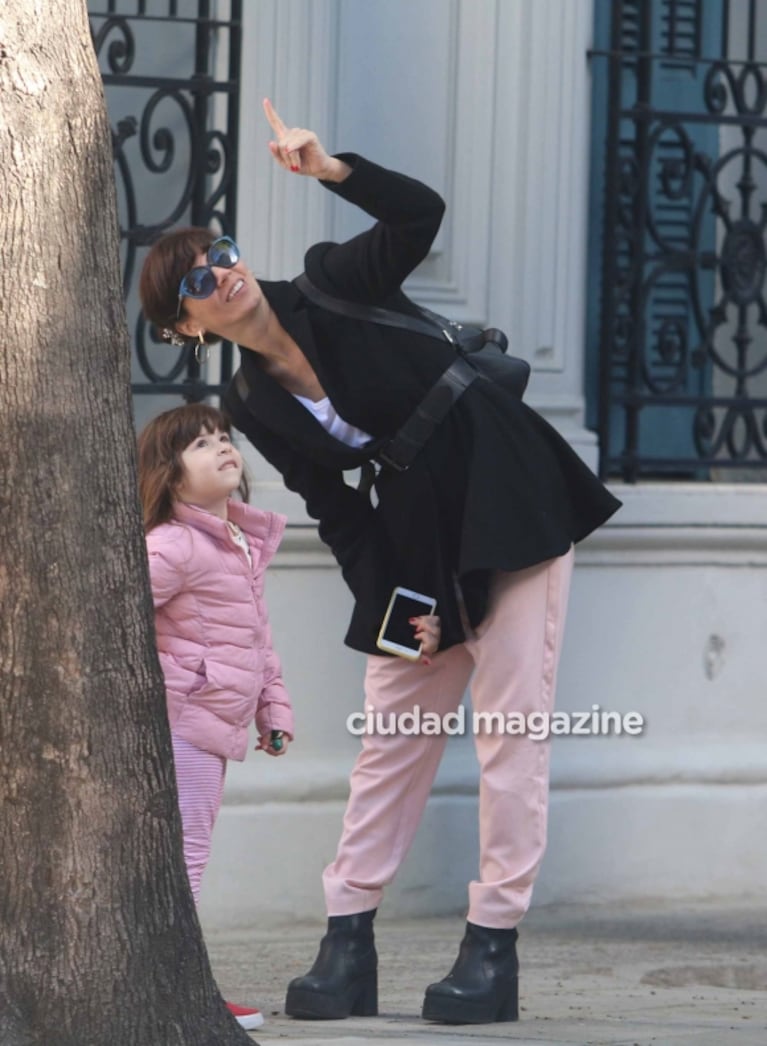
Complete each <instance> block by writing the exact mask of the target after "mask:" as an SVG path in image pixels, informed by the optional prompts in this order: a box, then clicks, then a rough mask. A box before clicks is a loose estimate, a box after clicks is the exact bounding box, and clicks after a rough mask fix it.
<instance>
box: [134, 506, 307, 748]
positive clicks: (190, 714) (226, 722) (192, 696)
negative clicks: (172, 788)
mask: <svg viewBox="0 0 767 1046" xmlns="http://www.w3.org/2000/svg"><path fill="white" fill-rule="evenodd" d="M228 516H229V519H230V520H231V522H232V523H236V524H237V525H238V526H239V528H240V529H241V531H242V533H243V534H244V535H245V538H246V540H247V542H248V546H249V548H250V553H251V559H252V566H251V565H250V564H249V563H248V559H247V556H246V555H245V552H244V550H243V549H241V548H240V547H238V545H237V543H236V542H235V540H234V538H233V536H232V533H231V530H230V528H229V527H228V526H227V522H226V520H223V519H220V518H219V517H217V516H214V515H212V514H211V513H210V512H205V511H204V510H203V509H199V508H196V507H195V506H193V505H186V504H183V503H181V502H177V503H176V504H175V505H174V519H173V520H171V521H170V522H168V523H163V524H161V525H160V526H158V527H155V528H154V529H153V530H151V531H150V532H149V534H148V535H147V551H148V553H149V571H150V576H151V580H152V597H153V600H154V608H155V629H156V633H157V649H158V653H159V656H160V664H161V666H162V670H163V674H164V677H165V687H166V693H167V699H168V718H169V720H170V726H171V729H172V730H173V732H174V734H175V735H176V736H177V737H180V738H182V739H183V740H185V741H188V742H190V743H191V744H193V745H196V746H197V747H198V748H202V749H204V750H205V751H208V752H214V753H216V754H217V755H222V756H224V757H225V758H227V759H236V760H242V759H244V758H245V755H246V752H247V747H248V727H249V725H250V723H251V722H252V721H253V720H254V719H255V723H256V726H257V729H258V732H259V734H264V733H268V732H269V731H270V730H284V731H285V732H286V733H288V734H290V735H291V737H292V736H293V713H292V709H291V705H290V698H289V696H288V693H287V691H286V689H285V686H284V684H283V681H282V671H281V667H280V662H279V658H278V657H277V654H276V653H275V651H274V649H273V648H272V638H271V628H270V626H269V619H268V615H267V611H266V604H265V601H264V574H265V571H266V567H267V564H268V563H269V561H270V560H271V559H272V558H273V556H274V554H275V552H276V551H277V547H278V546H279V543H280V540H281V538H282V535H283V532H284V530H285V524H286V518H285V517H284V516H281V515H278V514H277V513H274V512H262V511H260V510H258V509H254V508H251V507H250V506H249V505H244V504H242V503H241V502H239V501H229V502H228Z"/></svg>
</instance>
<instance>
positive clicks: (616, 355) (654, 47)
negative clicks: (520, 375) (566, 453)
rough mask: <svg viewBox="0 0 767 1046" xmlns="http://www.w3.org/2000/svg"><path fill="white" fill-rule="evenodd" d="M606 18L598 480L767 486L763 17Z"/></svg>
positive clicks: (672, 6) (660, 12) (738, 11)
mask: <svg viewBox="0 0 767 1046" xmlns="http://www.w3.org/2000/svg"><path fill="white" fill-rule="evenodd" d="M599 2H601V0H598V3H599ZM604 10H605V12H606V14H607V15H608V16H609V19H610V32H609V43H608V46H606V47H603V48H601V49H600V48H598V47H597V48H596V49H595V50H594V51H593V52H592V54H591V58H592V65H593V67H594V69H595V76H600V75H601V76H603V77H605V78H606V90H605V91H604V98H605V109H606V113H605V121H604V125H603V127H604V138H603V153H602V168H601V171H600V172H599V177H600V178H601V179H602V185H603V197H602V203H601V207H602V212H601V215H599V218H598V220H599V221H601V223H602V245H601V258H600V259H599V262H598V264H599V265H600V266H601V295H600V304H599V308H600V323H599V331H600V333H599V355H600V395H599V433H600V446H601V472H602V474H603V476H611V475H620V476H622V477H623V478H624V479H626V480H628V481H629V482H633V481H636V480H637V479H639V478H642V477H647V476H667V477H682V478H688V479H709V478H738V479H749V478H753V479H756V478H759V479H765V478H767V286H766V284H765V276H766V274H767V249H766V245H765V234H766V231H767V54H762V55H761V56H760V54H759V51H758V44H759V38H760V37H759V31H760V29H761V36H762V41H763V44H762V46H763V48H764V47H765V46H767V39H765V37H767V3H765V2H764V0H706V2H705V4H704V3H701V2H700V0H634V2H628V0H609V11H608V9H607V8H605V9H604ZM600 66H601V69H602V72H601V73H599V71H598V70H599V67H600ZM594 329H596V326H595V327H594Z"/></svg>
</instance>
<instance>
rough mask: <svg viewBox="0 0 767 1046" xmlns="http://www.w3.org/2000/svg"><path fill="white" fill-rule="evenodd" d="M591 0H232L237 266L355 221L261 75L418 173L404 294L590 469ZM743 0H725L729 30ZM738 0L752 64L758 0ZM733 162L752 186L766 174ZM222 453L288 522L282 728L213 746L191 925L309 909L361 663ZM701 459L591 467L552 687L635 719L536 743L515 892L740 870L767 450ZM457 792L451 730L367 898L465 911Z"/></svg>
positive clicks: (724, 886)
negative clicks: (721, 460)
mask: <svg viewBox="0 0 767 1046" xmlns="http://www.w3.org/2000/svg"><path fill="white" fill-rule="evenodd" d="M601 2H602V0H245V3H244V5H243V7H244V10H243V37H242V72H241V88H240V123H239V129H240V145H239V173H238V204H237V207H238V217H237V230H236V233H237V239H238V241H239V243H240V245H241V247H242V249H243V253H244V255H245V257H246V258H248V259H249V260H250V262H251V264H252V266H253V268H254V271H255V273H256V275H257V276H259V275H260V276H263V277H266V278H271V279H274V278H289V277H291V276H293V275H295V274H297V273H298V272H300V271H301V270H302V268H303V264H302V261H303V253H304V250H305V249H306V248H307V247H308V246H309V245H310V244H311V243H313V242H315V241H317V240H321V239H342V238H345V237H347V236H348V235H350V234H352V233H353V232H354V231H356V230H358V229H360V228H362V227H363V226H364V225H365V224H366V223H367V221H368V219H367V218H366V217H365V216H364V215H362V214H360V213H359V212H357V211H355V209H354V208H353V207H351V206H349V205H347V204H345V203H343V202H342V201H340V200H338V199H335V198H333V197H332V195H331V194H330V193H327V192H325V191H324V190H323V189H322V188H321V187H320V186H319V185H317V184H316V183H314V182H313V181H310V180H308V179H302V178H298V177H292V176H289V175H286V174H285V173H284V172H283V171H281V170H280V169H278V168H277V167H276V165H275V164H274V163H273V162H272V161H271V158H270V156H269V153H268V149H267V141H268V139H269V128H268V125H267V124H266V121H265V119H264V118H263V114H262V109H261V100H262V98H263V97H264V96H269V97H270V98H271V99H272V100H273V102H274V104H275V106H276V108H277V110H278V112H279V113H280V114H281V116H282V117H283V118H284V120H285V121H286V122H287V123H288V124H292V125H301V126H306V127H311V128H313V129H315V130H316V131H317V132H318V134H319V135H320V137H321V139H322V140H323V142H324V143H325V144H326V145H327V146H328V148H329V149H330V150H331V151H335V150H338V151H341V150H351V151H356V152H360V153H362V154H364V155H366V156H368V157H370V158H371V159H373V160H375V161H377V162H379V163H381V164H383V165H385V166H390V167H394V168H396V169H399V170H402V171H404V172H405V173H408V174H410V175H413V176H414V177H417V178H420V179H422V180H424V181H426V182H427V183H428V184H430V185H432V186H434V187H435V188H436V189H437V190H438V191H439V192H440V193H441V194H442V195H443V196H444V197H445V199H446V201H447V205H448V210H447V214H446V217H445V221H444V223H443V226H442V229H441V231H440V234H439V236H438V238H437V241H436V242H435V244H434V247H433V250H432V252H431V254H430V256H429V257H428V259H427V260H426V261H425V262H424V264H423V265H422V266H421V267H420V269H419V270H418V271H417V272H416V273H415V274H414V275H413V277H412V279H411V280H410V281H409V283H408V285H407V290H408V292H409V293H410V295H411V296H412V297H414V298H415V299H416V300H418V301H420V302H421V303H422V304H424V305H427V306H429V307H431V308H434V309H436V310H438V311H440V312H443V313H446V314H449V315H450V316H452V317H454V318H456V319H465V320H468V321H473V322H478V323H480V324H482V325H492V326H498V327H501V328H503V329H504V330H505V331H506V332H507V333H508V335H509V339H510V345H511V351H512V352H513V353H514V354H516V355H520V356H524V357H525V358H527V359H528V360H529V361H530V363H531V364H532V367H533V374H532V378H531V382H530V386H529V390H528V393H527V397H526V398H527V400H528V402H529V403H530V404H531V406H533V407H534V408H535V409H537V410H539V411H540V412H541V413H542V414H543V415H544V416H545V417H546V418H547V419H548V420H549V421H551V422H552V423H553V424H554V425H555V426H556V427H557V428H558V429H559V430H560V431H561V432H562V433H563V435H564V436H565V437H566V438H567V439H568V440H569V441H570V443H571V444H572V446H573V447H574V448H575V449H576V450H577V451H578V452H579V453H580V454H581V455H582V457H583V458H584V459H585V460H586V461H587V462H588V464H589V465H590V466H591V467H592V468H594V469H596V468H597V467H598V461H599V453H600V447H599V438H598V435H597V433H596V432H595V431H594V426H593V424H589V423H588V420H587V419H588V416H589V412H588V411H587V407H588V403H589V402H590V401H591V400H593V397H594V395H595V393H596V390H595V388H594V387H593V386H594V383H595V382H596V381H597V380H598V379H597V378H595V377H594V371H593V367H592V366H590V364H589V358H590V359H591V360H592V361H593V358H594V357H593V352H594V346H593V344H591V345H590V343H589V338H590V335H589V333H588V330H589V323H588V317H589V301H590V297H589V296H590V295H592V296H593V294H594V288H595V282H594V281H595V279H597V277H596V276H595V271H594V270H595V261H594V257H595V256H594V248H593V242H592V241H593V230H594V224H593V223H594V221H595V218H594V215H595V204H594V197H593V191H592V187H593V183H594V160H593V148H592V143H593V141H594V136H595V134H596V133H597V130H596V128H595V121H594V115H593V110H592V91H593V87H594V77H595V76H596V75H598V74H597V71H596V70H597V69H598V65H599V61H600V60H604V59H600V58H599V57H597V56H593V57H591V58H590V57H589V53H590V51H592V50H593V49H595V48H596V49H599V48H598V47H596V44H598V41H596V43H595V31H596V30H595V26H598V25H599V21H598V16H599V10H598V9H597V10H596V11H595V7H594V4H595V3H597V4H600V3H601ZM653 2H655V0H653ZM722 2H726V0H722ZM759 2H760V3H761V0H759ZM749 3H750V0H740V3H739V0H732V11H731V12H730V25H731V29H732V31H733V36H735V35H737V33H736V31H737V30H738V29H739V27H740V26H741V25H742V24H744V23H745V22H746V21H747V20H748V13H749V12H748V4H749ZM222 6H223V7H226V6H227V5H226V4H223V5H222ZM615 6H616V7H618V6H620V5H619V4H617V3H616V4H615ZM630 6H631V5H628V4H627V7H630ZM645 6H647V5H643V4H635V5H634V7H635V8H636V9H637V12H639V11H640V10H641V9H642V8H643V7H645ZM661 6H662V4H661ZM679 6H680V8H682V7H685V5H684V4H680V5H679ZM687 6H691V5H687ZM692 6H696V5H692ZM704 6H705V5H704ZM764 6H767V4H765V5H764ZM601 13H602V17H604V16H605V9H604V5H603V9H602V12H601ZM757 13H758V19H757V24H758V29H759V34H760V40H761V42H762V45H763V46H762V58H764V57H765V54H766V53H767V46H765V45H767V39H766V37H767V11H764V10H761V8H759V9H758V12H757ZM662 14H663V12H661V14H660V15H659V17H661V16H662ZM763 116H764V109H763V107H762V117H763ZM726 133H728V132H726V131H723V132H722V134H723V135H724V134H726ZM754 177H755V184H756V189H755V190H754V193H755V199H756V200H757V201H758V202H761V201H763V200H764V199H765V196H766V195H767V178H765V177H764V169H763V168H762V169H761V170H759V171H755V172H754ZM757 252H758V245H757ZM763 275H764V274H763V272H762V278H763ZM592 342H593V339H592ZM757 349H758V350H759V351H762V350H763V349H764V345H763V344H762V345H758V346H757ZM589 353H591V354H592V355H591V357H589ZM214 366H215V359H214ZM762 380H763V376H762ZM590 398H591V399H590ZM139 413H140V412H139ZM762 416H763V415H762ZM764 440H765V442H767V426H766V427H765V429H764ZM243 449H244V451H245V453H246V458H247V461H248V464H249V467H250V471H251V474H252V477H253V479H254V483H253V488H254V490H253V496H252V500H253V502H254V503H256V504H258V505H259V506H262V507H265V508H271V509H275V510H279V511H283V512H285V513H286V514H287V515H288V518H289V525H288V529H287V533H286V537H285V540H284V543H283V546H282V548H281V550H280V552H279V553H278V556H277V558H276V561H275V563H274V565H273V566H272V567H271V569H270V574H269V578H268V582H267V597H268V601H269V606H270V614H271V618H272V624H273V630H274V634H275V642H276V644H277V647H278V649H279V651H280V653H281V656H282V660H283V666H284V672H285V677H286V681H287V684H288V686H289V689H290V690H291V693H292V696H293V700H294V704H295V709H296V720H297V737H296V741H295V744H294V745H293V746H292V747H291V750H290V751H289V753H288V756H287V758H285V759H279V760H270V759H267V758H266V757H265V756H264V755H263V754H261V753H255V752H251V753H250V755H249V757H248V759H247V760H246V761H245V763H243V764H230V767H229V770H228V779H227V787H226V791H225V798H224V806H223V809H222V813H221V815H220V818H219V822H218V825H217V827H216V832H215V837H214V852H213V858H212V861H211V864H210V866H209V869H208V872H207V874H206V877H205V880H204V883H203V900H202V914H203V917H204V919H205V921H206V922H208V923H210V924H214V925H226V924H236V923H242V922H249V921H258V922H259V923H263V922H264V921H266V920H271V921H280V920H284V919H288V918H290V919H292V918H296V917H298V918H312V917H316V918H318V919H319V918H322V917H323V915H324V909H323V899H322V890H321V880H320V877H321V872H322V869H323V867H324V865H325V864H326V863H327V862H328V861H329V860H330V859H331V858H332V856H333V853H334V848H335V843H336V840H337V837H338V834H339V831H340V827H341V819H342V815H343V809H344V802H345V798H346V794H347V782H348V775H349V771H350V769H351V766H352V764H353V761H354V758H355V754H356V752H357V749H358V744H359V741H358V738H356V737H355V736H353V734H352V733H351V732H350V731H349V730H348V729H347V719H348V717H349V716H350V715H351V714H352V713H355V712H359V711H360V710H361V709H362V706H363V694H362V676H363V670H364V658H363V657H362V655H359V654H357V653H355V652H353V651H351V650H348V649H347V648H345V647H344V646H343V644H342V637H343V634H344V632H345V628H346V624H347V621H348V617H349V614H350V610H351V599H350V596H349V594H348V592H347V591H346V589H345V586H344V584H343V581H342V579H341V576H340V572H339V570H338V568H337V567H336V565H335V562H334V560H333V558H332V556H331V555H330V553H329V551H328V550H327V549H326V548H325V547H324V546H323V545H322V544H321V542H320V541H319V539H318V537H317V534H316V530H315V526H314V524H313V522H312V521H311V520H309V519H308V518H307V516H306V513H305V511H304V508H303V504H302V503H301V501H300V500H299V499H298V498H297V497H296V496H294V495H292V494H289V493H288V492H287V491H286V490H285V489H284V487H283V485H282V482H281V480H280V478H279V476H278V475H277V474H276V473H274V472H273V471H272V470H271V469H270V468H269V466H268V465H266V464H265V463H264V462H263V460H262V459H260V457H259V456H258V455H257V454H256V453H255V452H254V451H253V450H252V448H249V447H248V446H247V445H246V446H245V447H244V448H243ZM499 467H502V463H500V462H499ZM710 475H715V476H716V480H718V481H714V480H712V479H711V478H710V476H709V478H707V479H706V480H704V481H701V480H697V479H695V477H690V476H683V477H681V478H680V476H678V475H676V476H673V475H668V476H666V477H665V478H657V477H654V476H649V477H647V476H644V477H640V479H639V482H636V483H626V482H623V480H622V478H621V476H620V474H616V475H613V476H611V477H610V478H609V479H608V483H609V485H610V487H611V489H613V490H614V492H615V493H616V494H617V496H618V497H620V498H621V499H622V500H623V502H624V507H623V509H622V510H621V511H620V512H619V513H618V514H617V515H616V516H615V517H614V518H613V519H612V520H611V521H610V522H609V523H608V524H607V525H606V526H605V527H603V528H602V529H601V530H600V531H599V532H597V533H596V534H594V535H592V536H591V537H590V538H589V539H587V540H586V541H585V542H583V543H582V544H581V545H579V546H578V548H577V551H576V571H575V577H574V582H573V590H572V595H571V603H570V611H569V621H568V629H567V633H566V638H565V645H564V651H563V656H562V664H561V670H560V677H559V690H558V707H559V708H560V709H561V710H563V711H567V712H570V713H581V714H582V715H583V717H584V718H585V714H586V713H588V714H589V716H590V717H591V719H590V721H593V718H594V715H596V716H598V715H599V714H600V713H601V712H603V711H604V712H610V713H615V714H616V715H620V716H625V715H626V714H628V713H631V712H633V713H636V714H637V715H638V716H641V718H642V720H643V723H644V726H643V729H642V731H641V733H640V734H639V735H638V736H629V735H626V734H624V735H622V736H616V734H615V729H614V725H613V729H612V732H611V735H610V736H599V737H584V736H578V737H574V736H571V737H565V736H561V737H556V738H555V739H554V741H553V759H552V798H551V817H550V829H549V847H548V852H547V856H546V858H545V862H544V866H543V869H542V871H541V875H540V878H539V884H538V887H537V889H536V893H535V897H534V903H546V902H551V901H560V902H565V901H600V900H615V899H620V898H653V897H665V898H674V897H678V898H693V897H695V898H699V897H707V896H714V895H716V896H728V897H732V896H746V895H755V894H757V893H760V892H761V891H763V884H764V883H765V882H766V881H767V848H765V846H764V843H763V840H764V838H765V837H767V700H765V697H767V687H766V686H765V682H764V676H765V671H764V664H765V659H764V648H765V640H766V637H767V485H765V484H764V483H762V482H754V481H753V480H754V479H757V478H759V476H761V477H762V478H764V477H765V476H767V472H765V471H762V472H761V473H760V472H758V471H751V472H750V473H749V474H748V475H746V476H744V475H740V474H738V475H737V476H735V473H734V472H732V471H731V472H728V471H727V470H725V469H722V470H720V472H714V473H711V474H710ZM730 475H732V476H733V477H735V478H737V479H738V480H739V481H738V482H732V481H731V480H730V479H728V476H730ZM744 479H745V480H746V481H742V480H744ZM749 480H750V481H749ZM614 721H615V717H613V718H612V719H611V723H612V724H614ZM466 722H467V727H468V726H470V723H471V716H470V710H469V711H468V712H467V719H466ZM476 807H477V767H476V761H475V757H474V752H473V744H472V738H471V731H470V729H467V730H466V732H465V733H464V734H463V735H461V736H455V737H453V738H452V739H451V741H450V743H449V745H448V749H447V753H446V756H445V759H444V763H443V766H442V768H441V771H440V774H439V776H438V780H437V783H436V786H435V790H434V794H433V797H432V799H431V801H430V803H429V806H428V808H427V812H426V815H425V818H424V822H423V824H422V826H421V829H420V832H419V834H418V836H417V838H416V841H415V844H414V847H413V850H412V852H411V854H410V856H409V857H408V859H407V861H406V864H405V865H404V866H403V868H402V870H401V873H400V875H399V877H398V879H397V881H396V882H395V883H394V884H393V885H392V886H391V887H390V888H389V891H388V893H387V898H386V902H385V911H386V912H387V913H389V914H406V913H418V914H432V913H437V912H455V913H461V912H462V911H463V910H464V909H465V906H466V903H467V895H466V883H467V881H468V880H469V879H471V878H474V877H475V875H476V865H477V841H476V831H477V829H476V820H477V817H476Z"/></svg>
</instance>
